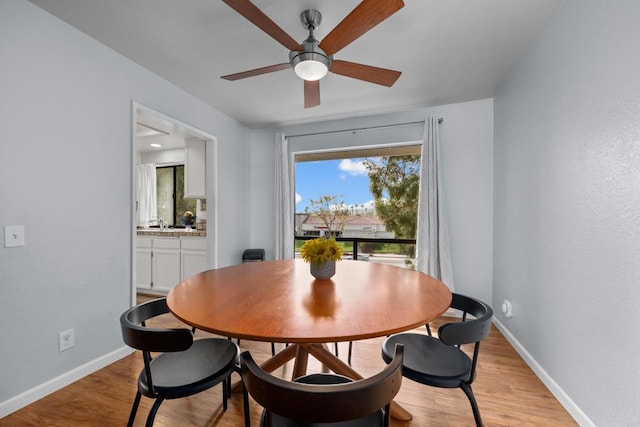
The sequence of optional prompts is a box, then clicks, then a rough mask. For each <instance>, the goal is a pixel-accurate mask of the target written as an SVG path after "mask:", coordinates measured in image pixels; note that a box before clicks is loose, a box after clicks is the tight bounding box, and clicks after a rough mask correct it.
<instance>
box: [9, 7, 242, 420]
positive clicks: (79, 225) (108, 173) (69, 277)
mask: <svg viewBox="0 0 640 427" xmlns="http://www.w3.org/2000/svg"><path fill="white" fill-rule="evenodd" d="M0 58H2V59H1V63H2V66H0V94H2V95H1V96H0V225H18V224H23V225H24V226H25V230H26V246H25V247H21V248H4V247H0V324H1V325H2V330H1V331H0V342H1V343H2V345H1V350H0V378H1V380H0V417H2V416H3V415H5V414H6V413H8V412H11V411H12V410H15V409H17V408H19V407H20V406H21V405H24V404H25V403H28V402H29V401H30V400H32V399H33V398H37V397H38V396H39V395H40V394H43V393H46V392H47V391H51V390H53V389H55V388H56V387H58V386H60V385H61V384H63V383H65V382H68V381H70V380H73V379H75V377H78V376H81V375H83V374H84V373H86V372H87V370H92V369H96V368H99V367H100V366H101V364H103V363H107V362H108V361H110V360H113V359H114V358H116V357H118V356H119V355H121V354H123V353H122V349H123V348H124V347H123V343H122V338H121V335H120V327H119V323H118V318H119V315H120V314H121V312H122V311H124V310H125V309H126V308H127V307H129V305H130V301H131V240H132V208H131V200H132V177H131V175H132V173H131V169H132V167H131V164H132V148H131V147H132V146H131V134H132V126H131V117H132V112H131V109H132V106H131V105H132V104H131V103H132V101H137V102H139V103H141V104H143V105H146V106H149V107H151V108H154V109H156V110H158V111H161V112H163V113H165V114H167V115H169V116H172V117H175V118H177V119H178V120H181V121H183V122H185V123H188V124H190V125H192V126H194V127H196V128H200V129H202V130H203V131H205V132H207V133H210V134H212V135H215V136H216V137H217V138H218V156H219V157H220V158H224V159H225V160H224V161H220V162H218V163H217V166H216V169H217V173H218V175H219V176H221V177H224V183H220V184H218V183H217V182H216V181H215V179H214V178H213V177H214V174H208V183H207V186H208V191H211V193H210V194H208V198H211V197H213V195H214V194H213V193H214V192H215V196H216V197H217V199H216V200H217V203H216V206H211V205H210V206H209V210H211V209H215V210H216V212H217V222H218V224H219V225H220V230H219V234H218V236H217V237H218V241H219V242H221V244H222V245H224V246H223V249H221V250H220V251H219V253H218V259H217V263H218V264H219V265H228V264H232V263H237V262H239V260H240V254H241V253H242V248H244V247H246V246H247V244H248V242H249V232H248V230H247V227H246V224H247V223H248V220H249V218H248V214H247V213H246V206H247V205H248V203H249V202H248V197H249V191H248V184H249V181H248V178H247V176H246V175H247V174H246V170H247V168H248V161H247V158H246V155H245V153H246V152H248V149H249V138H250V134H249V131H248V130H247V129H246V128H244V127H242V126H240V125H239V124H237V123H236V122H235V121H233V120H231V119H229V118H228V117H226V116H224V115H223V114H221V113H219V112H218V111H216V110H214V109H212V108H211V107H209V106H207V105H205V104H204V103H203V102H201V101H199V100H198V99H196V98H194V97H193V96H191V95H189V94H187V93H185V92H183V91H182V90H179V89H177V88H176V87H175V86H173V85H171V84H169V83H168V82H166V81H164V80H162V79H160V78H159V77H157V76H155V75H154V74H151V73H150V72H148V71H146V70H145V69H143V68H141V67H140V66H138V65H136V64H134V63H132V62H131V61H129V60H127V59H125V58H124V57H122V56H120V55H119V54H117V53H115V52H113V51H112V50H110V49H108V48H107V47H105V46H104V45H101V44H99V43H98V42H96V41H95V40H93V39H90V38H88V37H87V36H86V35H84V34H83V33H81V32H80V31H78V30H76V29H74V28H72V27H70V26H68V25H67V24H65V23H63V22H62V21H60V20H58V19H57V18H54V17H52V16H51V15H49V14H47V13H46V12H44V11H42V10H41V9H39V8H37V7H36V6H34V5H33V4H31V3H28V2H26V1H24V0H4V1H2V2H0ZM211 151H212V153H211V154H210V156H211V158H210V159H209V160H210V161H213V160H214V158H213V156H214V153H213V151H214V150H211ZM208 156H209V155H208ZM211 238H212V237H208V241H209V244H210V245H212V243H211V240H210V239H211ZM209 252H210V253H211V252H212V248H209ZM68 328H75V340H76V346H75V348H72V349H70V350H68V351H66V352H62V353H59V352H58V342H57V341H58V332H59V331H63V330H65V329H68ZM50 380H51V381H52V382H51V383H47V382H48V381H50Z"/></svg>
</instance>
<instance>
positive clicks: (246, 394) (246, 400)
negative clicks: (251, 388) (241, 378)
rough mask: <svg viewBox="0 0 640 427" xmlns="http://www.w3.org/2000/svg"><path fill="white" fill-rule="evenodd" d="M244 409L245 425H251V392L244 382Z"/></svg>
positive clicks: (247, 426) (248, 426)
mask: <svg viewBox="0 0 640 427" xmlns="http://www.w3.org/2000/svg"><path fill="white" fill-rule="evenodd" d="M242 409H243V412H244V427H251V412H249V392H248V391H247V387H245V385H244V383H242Z"/></svg>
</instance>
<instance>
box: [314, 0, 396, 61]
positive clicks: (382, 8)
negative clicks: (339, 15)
mask: <svg viewBox="0 0 640 427" xmlns="http://www.w3.org/2000/svg"><path fill="white" fill-rule="evenodd" d="M403 7H404V2H403V1H402V0H362V2H361V3H360V4H359V5H358V6H356V8H355V9H353V10H352V11H351V13H350V14H349V15H347V17H346V18H344V19H343V20H342V22H340V23H339V24H338V25H336V27H335V28H334V29H333V30H331V32H330V33H329V34H327V36H326V37H325V38H324V39H322V41H321V42H320V48H321V49H322V50H324V51H325V52H326V53H327V55H333V54H335V53H336V52H338V51H339V50H340V49H342V48H343V47H345V46H346V45H348V44H349V43H351V42H352V41H354V40H355V39H357V38H358V37H360V36H361V35H363V34H364V33H366V32H367V31H369V30H370V29H372V28H373V27H375V26H376V25H378V24H379V23H381V22H382V21H384V20H385V19H387V18H388V17H390V16H391V15H393V14H394V13H396V12H397V11H398V10H400V9H402V8H403Z"/></svg>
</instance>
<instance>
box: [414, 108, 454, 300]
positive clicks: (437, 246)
mask: <svg viewBox="0 0 640 427" xmlns="http://www.w3.org/2000/svg"><path fill="white" fill-rule="evenodd" d="M439 126H440V125H439V123H438V118H437V117H429V118H427V119H426V120H425V124H424V141H423V143H422V166H421V170H420V198H419V201H418V231H417V236H416V252H417V254H416V258H417V264H418V270H419V271H422V272H423V273H426V274H428V275H430V276H433V277H435V278H436V279H439V280H440V281H442V282H443V283H444V284H445V285H447V286H448V287H449V289H451V290H452V291H453V290H454V285H453V270H452V267H451V248H450V244H449V227H448V221H447V213H446V210H445V203H444V193H443V186H442V177H441V163H440V141H439V132H438V128H439Z"/></svg>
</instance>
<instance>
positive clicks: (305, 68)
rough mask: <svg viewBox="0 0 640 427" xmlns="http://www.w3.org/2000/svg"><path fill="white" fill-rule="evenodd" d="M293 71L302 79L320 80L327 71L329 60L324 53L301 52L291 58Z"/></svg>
mask: <svg viewBox="0 0 640 427" xmlns="http://www.w3.org/2000/svg"><path fill="white" fill-rule="evenodd" d="M291 65H293V71H294V72H295V73H296V75H297V76H298V77H300V78H301V79H302V80H307V81H310V82H313V81H316V80H320V79H321V78H323V77H324V76H326V75H327V73H328V72H329V65H330V61H329V58H327V57H326V56H324V55H321V54H318V53H315V52H303V53H300V54H299V55H296V56H295V57H294V58H293V59H292V60H291Z"/></svg>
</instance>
